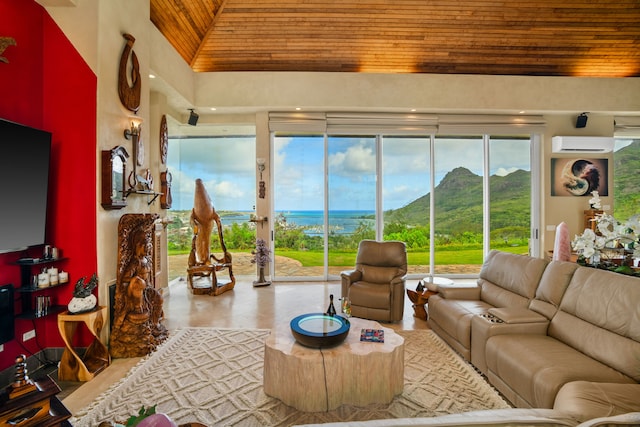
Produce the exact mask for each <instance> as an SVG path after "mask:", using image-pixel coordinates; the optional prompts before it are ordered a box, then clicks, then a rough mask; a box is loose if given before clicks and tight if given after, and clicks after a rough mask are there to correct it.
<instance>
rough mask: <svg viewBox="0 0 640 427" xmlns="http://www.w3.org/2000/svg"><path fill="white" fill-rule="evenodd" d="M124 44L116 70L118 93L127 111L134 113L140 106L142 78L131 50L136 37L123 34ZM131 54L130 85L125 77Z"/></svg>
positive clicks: (134, 54) (138, 64) (136, 58)
mask: <svg viewBox="0 0 640 427" xmlns="http://www.w3.org/2000/svg"><path fill="white" fill-rule="evenodd" d="M122 37H124V38H125V40H126V44H125V46H124V50H123V51H122V56H120V67H119V70H118V95H119V96H120V102H122V105H123V106H124V107H125V108H126V109H127V110H129V111H133V112H134V113H135V112H137V111H138V109H139V108H140V94H141V91H142V79H141V78H140V63H139V62H138V57H137V56H136V53H135V52H134V51H133V43H135V41H136V39H135V37H133V36H132V35H131V34H123V35H122ZM129 55H131V86H130V85H129V79H128V78H127V68H128V66H127V62H128V61H129Z"/></svg>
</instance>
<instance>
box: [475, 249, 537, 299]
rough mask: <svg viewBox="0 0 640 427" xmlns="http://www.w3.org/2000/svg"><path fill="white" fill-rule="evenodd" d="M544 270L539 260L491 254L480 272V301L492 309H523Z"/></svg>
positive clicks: (498, 253) (508, 254) (506, 254)
mask: <svg viewBox="0 0 640 427" xmlns="http://www.w3.org/2000/svg"><path fill="white" fill-rule="evenodd" d="M546 266H547V261H545V260H543V259H540V258H533V257H529V256H526V255H515V254H511V253H508V252H500V251H497V250H492V251H491V252H489V254H488V255H487V258H486V259H485V261H484V263H483V264H482V269H481V270H480V278H479V279H478V286H480V288H481V293H480V299H482V300H483V301H485V302H487V303H489V304H490V305H492V306H494V307H513V306H519V307H527V306H528V305H529V301H530V300H531V299H532V298H533V297H534V296H535V293H536V288H537V287H538V283H539V282H540V278H541V277H542V273H543V272H544V270H545V267H546Z"/></svg>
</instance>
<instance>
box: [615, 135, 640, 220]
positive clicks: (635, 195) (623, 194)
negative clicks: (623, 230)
mask: <svg viewBox="0 0 640 427" xmlns="http://www.w3.org/2000/svg"><path fill="white" fill-rule="evenodd" d="M613 167H614V175H615V177H616V179H615V181H614V183H613V195H614V199H613V204H614V208H615V217H616V218H617V219H620V220H625V219H627V218H629V217H631V216H633V215H635V214H638V213H640V140H638V139H637V140H635V141H634V142H632V143H631V144H630V145H628V146H626V147H624V148H621V149H620V150H618V151H616V152H615V153H614V154H613Z"/></svg>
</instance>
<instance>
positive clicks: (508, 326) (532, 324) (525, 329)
mask: <svg viewBox="0 0 640 427" xmlns="http://www.w3.org/2000/svg"><path fill="white" fill-rule="evenodd" d="M494 313H495V314H494ZM548 327H549V320H548V319H547V318H546V317H544V316H542V315H541V314H538V313H536V312H535V311H531V310H529V309H527V308H524V307H511V308H490V309H489V310H488V312H487V313H485V314H479V315H477V316H474V317H473V318H472V319H471V363H472V364H473V365H474V366H475V367H476V368H478V369H479V370H480V371H481V372H482V373H484V374H487V372H488V367H487V358H486V347H487V341H489V339H491V337H493V336H496V335H514V334H537V335H546V334H547V328H548Z"/></svg>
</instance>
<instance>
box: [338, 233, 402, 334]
mask: <svg viewBox="0 0 640 427" xmlns="http://www.w3.org/2000/svg"><path fill="white" fill-rule="evenodd" d="M406 274H407V248H406V245H405V244H404V242H397V241H391V242H377V241H375V240H363V241H361V242H360V245H359V246H358V255H357V257H356V267H355V269H354V270H350V271H343V272H342V274H341V275H340V276H341V277H342V297H348V298H349V299H350V300H351V314H352V315H353V316H354V317H361V318H363V319H371V320H380V321H383V322H395V321H398V320H401V319H402V316H403V313H404V293H405V276H406Z"/></svg>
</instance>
